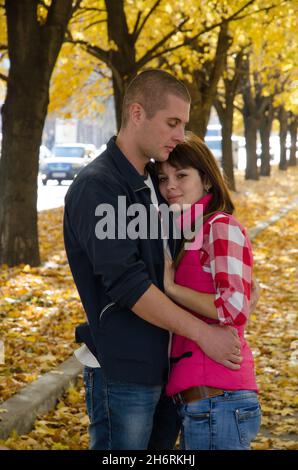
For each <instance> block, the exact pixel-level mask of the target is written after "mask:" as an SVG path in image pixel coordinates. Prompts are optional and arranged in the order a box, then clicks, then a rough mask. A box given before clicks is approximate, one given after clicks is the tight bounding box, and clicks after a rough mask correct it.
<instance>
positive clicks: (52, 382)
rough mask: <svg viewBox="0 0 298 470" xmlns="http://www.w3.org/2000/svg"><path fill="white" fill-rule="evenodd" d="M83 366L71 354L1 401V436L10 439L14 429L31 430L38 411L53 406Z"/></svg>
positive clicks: (24, 431) (20, 432) (18, 431)
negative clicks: (52, 368)
mask: <svg viewBox="0 0 298 470" xmlns="http://www.w3.org/2000/svg"><path fill="white" fill-rule="evenodd" d="M82 370H83V366H82V364H80V363H79V362H78V361H77V360H76V359H75V358H74V357H71V358H70V359H68V360H67V361H65V362H63V363H62V364H61V365H60V366H59V367H57V369H54V370H52V371H50V372H47V373H46V374H44V375H43V376H42V377H40V378H39V379H37V380H35V381H34V382H32V383H31V384H29V385H27V386H26V387H24V388H22V389H21V390H20V391H19V392H18V393H16V394H15V395H13V396H12V397H11V398H9V399H8V400H6V401H5V402H4V403H2V404H1V405H0V439H7V438H8V437H9V435H10V434H11V432H12V431H16V432H17V433H18V434H19V435H21V434H26V433H27V432H29V431H30V430H31V429H32V427H33V424H34V422H35V420H36V417H37V415H38V414H42V413H46V412H48V411H50V410H51V409H53V408H54V407H55V406H56V403H57V401H58V399H59V398H60V397H61V395H62V394H63V392H64V391H65V390H66V389H67V388H68V387H69V385H70V383H71V382H72V383H74V382H76V381H77V379H78V375H79V374H80V373H82Z"/></svg>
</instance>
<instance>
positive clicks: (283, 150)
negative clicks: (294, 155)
mask: <svg viewBox="0 0 298 470" xmlns="http://www.w3.org/2000/svg"><path fill="white" fill-rule="evenodd" d="M287 118H288V116H287V112H286V110H285V108H284V107H283V106H281V107H280V109H279V114H278V119H279V141H280V161H279V169H280V170H283V171H285V170H286V169H287V167H288V163H287V147H286V139H287V131H288V123H287Z"/></svg>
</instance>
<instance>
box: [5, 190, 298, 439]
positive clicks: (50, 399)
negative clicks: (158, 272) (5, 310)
mask: <svg viewBox="0 0 298 470" xmlns="http://www.w3.org/2000/svg"><path fill="white" fill-rule="evenodd" d="M297 205H298V198H296V199H294V200H293V201H292V202H291V203H290V204H289V205H287V206H286V207H283V208H282V209H281V210H280V211H279V212H278V213H277V214H275V215H274V216H272V217H271V218H270V219H268V220H267V221H264V222H260V223H259V224H258V225H257V226H256V227H254V228H252V229H250V230H248V234H249V237H250V239H251V240H253V239H254V238H256V237H257V235H259V233H261V232H262V231H263V230H265V229H266V228H267V227H269V226H270V225H272V224H274V223H275V222H277V221H278V220H279V219H281V218H282V217H284V216H285V215H286V214H287V213H288V212H289V211H290V210H292V209H293V208H294V207H295V206H297ZM82 371H83V366H82V364H80V363H79V362H78V361H77V359H76V358H75V357H74V356H73V357H71V358H70V359H67V360H66V361H65V362H63V363H62V364H61V365H60V366H59V367H57V369H54V370H52V371H50V372H47V373H46V374H44V375H43V376H42V377H40V378H39V379H37V380H36V381H34V382H32V383H31V384H29V385H27V386H26V387H24V388H22V389H21V390H20V391H19V392H18V393H16V394H15V395H13V396H12V397H11V398H9V399H8V400H6V401H5V402H4V403H2V404H1V405H0V439H7V438H8V437H9V436H10V434H11V432H12V431H16V432H17V433H18V435H21V434H26V433H28V432H29V431H31V429H32V427H33V425H34V422H35V420H36V417H37V415H38V414H42V413H46V412H48V411H50V410H51V409H53V408H54V407H55V405H56V403H57V401H58V399H59V398H60V397H61V395H62V394H63V392H64V391H65V390H66V389H67V388H68V387H69V385H70V383H75V382H76V381H77V379H78V375H79V374H81V373H82ZM2 410H3V411H2Z"/></svg>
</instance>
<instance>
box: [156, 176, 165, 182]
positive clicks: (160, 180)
mask: <svg viewBox="0 0 298 470" xmlns="http://www.w3.org/2000/svg"><path fill="white" fill-rule="evenodd" d="M158 181H159V183H164V182H165V181H166V178H165V177H164V176H160V177H159V178H158Z"/></svg>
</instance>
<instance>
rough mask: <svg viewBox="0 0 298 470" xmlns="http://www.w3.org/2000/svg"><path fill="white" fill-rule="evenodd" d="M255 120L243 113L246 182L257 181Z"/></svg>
mask: <svg viewBox="0 0 298 470" xmlns="http://www.w3.org/2000/svg"><path fill="white" fill-rule="evenodd" d="M257 128H258V123H257V119H256V118H255V116H253V115H248V114H246V113H244V132H245V141H246V169H245V179H246V180H258V179H259V173H258V166H257Z"/></svg>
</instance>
